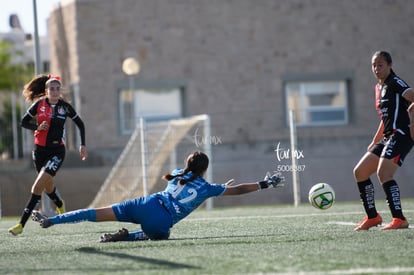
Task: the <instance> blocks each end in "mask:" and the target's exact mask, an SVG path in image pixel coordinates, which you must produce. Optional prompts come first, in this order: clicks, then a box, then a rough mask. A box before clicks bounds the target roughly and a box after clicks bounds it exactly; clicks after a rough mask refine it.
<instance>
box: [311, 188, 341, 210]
mask: <svg viewBox="0 0 414 275" xmlns="http://www.w3.org/2000/svg"><path fill="white" fill-rule="evenodd" d="M309 202H310V204H312V206H313V207H315V208H318V209H321V210H325V209H328V208H330V207H331V206H332V205H333V204H334V202H335V192H334V190H333V188H332V187H331V186H330V185H329V184H327V183H317V184H315V185H314V186H312V188H311V189H310V190H309Z"/></svg>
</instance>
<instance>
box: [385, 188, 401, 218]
mask: <svg viewBox="0 0 414 275" xmlns="http://www.w3.org/2000/svg"><path fill="white" fill-rule="evenodd" d="M382 188H383V189H384V192H385V195H386V197H387V203H388V206H389V207H390V210H391V215H392V217H393V218H399V219H405V218H404V215H403V213H402V207H401V200H400V188H399V187H398V184H397V182H396V181H395V180H390V181H387V182H385V183H384V184H383V185H382Z"/></svg>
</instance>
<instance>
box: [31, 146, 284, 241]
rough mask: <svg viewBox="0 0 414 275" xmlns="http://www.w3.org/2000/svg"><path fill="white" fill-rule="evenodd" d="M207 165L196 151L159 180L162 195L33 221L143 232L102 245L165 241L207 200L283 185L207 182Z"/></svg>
mask: <svg viewBox="0 0 414 275" xmlns="http://www.w3.org/2000/svg"><path fill="white" fill-rule="evenodd" d="M208 164H209V159H208V157H207V155H205V154H204V153H202V152H199V151H196V152H193V153H192V154H190V155H189V156H188V158H187V160H186V165H185V168H184V169H175V170H174V171H172V172H171V173H170V174H166V175H164V176H163V177H162V178H163V179H164V180H166V181H167V182H168V184H167V187H166V189H165V190H164V191H162V192H158V193H154V194H152V195H149V196H147V197H139V198H135V199H131V200H127V201H124V202H120V203H116V204H113V205H111V206H107V207H103V208H97V209H93V208H89V209H81V210H75V211H71V212H67V213H64V214H61V215H57V216H54V217H46V216H44V215H43V214H41V213H40V212H38V211H34V212H33V214H32V218H33V220H34V221H36V222H39V223H40V226H41V227H43V228H48V227H50V226H52V225H56V224H62V223H77V222H83V221H89V222H105V221H119V222H129V223H135V224H140V225H141V229H142V230H138V231H132V232H129V231H128V230H127V229H125V228H122V229H121V230H119V231H118V232H116V233H107V234H103V235H102V236H101V238H100V241H101V242H117V241H139V240H166V239H168V238H169V236H170V229H171V228H172V227H173V225H174V224H176V223H178V222H179V221H181V220H182V219H184V218H185V217H186V216H188V215H189V214H190V213H191V212H193V211H194V210H195V209H196V208H197V207H198V206H200V205H201V204H202V203H203V202H204V201H205V200H207V199H208V198H210V197H215V196H230V195H241V194H245V193H250V192H253V191H257V190H261V189H266V188H268V187H279V186H282V185H283V183H282V182H283V180H284V179H283V177H281V176H280V174H274V175H270V174H269V173H268V174H267V175H266V177H265V179H264V180H263V181H259V182H252V183H241V184H231V183H232V181H233V180H230V181H228V182H227V183H225V184H212V183H208V182H207V181H206V180H205V179H204V178H203V176H204V174H205V173H206V171H207V168H208Z"/></svg>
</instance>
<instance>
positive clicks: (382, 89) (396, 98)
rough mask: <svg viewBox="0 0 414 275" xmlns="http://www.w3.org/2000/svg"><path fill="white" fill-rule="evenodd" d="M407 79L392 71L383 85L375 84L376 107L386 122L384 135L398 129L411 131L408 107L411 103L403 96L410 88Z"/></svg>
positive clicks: (403, 132) (404, 131)
mask: <svg viewBox="0 0 414 275" xmlns="http://www.w3.org/2000/svg"><path fill="white" fill-rule="evenodd" d="M409 88H410V86H408V84H407V83H405V81H403V80H402V79H401V78H399V77H398V76H397V75H395V73H393V72H391V73H390V75H389V76H388V77H387V79H386V80H385V81H384V84H383V85H380V84H379V83H377V84H376V85H375V99H376V109H377V111H378V114H379V116H380V118H381V119H382V121H383V123H384V132H383V133H384V135H389V134H391V133H394V132H396V131H400V132H402V134H408V133H409V125H410V118H409V116H408V112H407V108H408V106H409V105H410V103H409V102H408V101H407V100H406V99H405V98H404V97H403V95H404V93H405V92H406V91H407V89H409Z"/></svg>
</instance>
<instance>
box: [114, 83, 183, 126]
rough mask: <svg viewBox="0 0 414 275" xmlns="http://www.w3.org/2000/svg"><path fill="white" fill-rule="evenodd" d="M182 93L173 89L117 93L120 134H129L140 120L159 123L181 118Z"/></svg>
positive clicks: (122, 91) (180, 90) (178, 89)
mask: <svg viewBox="0 0 414 275" xmlns="http://www.w3.org/2000/svg"><path fill="white" fill-rule="evenodd" d="M182 98H183V91H182V89H180V88H173V89H165V88H164V89H136V90H134V91H132V90H129V89H126V90H121V91H120V93H119V103H120V108H119V110H120V127H121V129H120V130H121V133H122V134H131V133H132V132H133V131H134V129H135V127H136V125H137V124H138V123H139V120H140V118H141V117H142V118H144V119H145V121H160V120H169V119H175V118H180V117H182V115H183V114H182V113H183V111H182V110H183V106H182V105H183V104H182V102H183V100H182Z"/></svg>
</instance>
